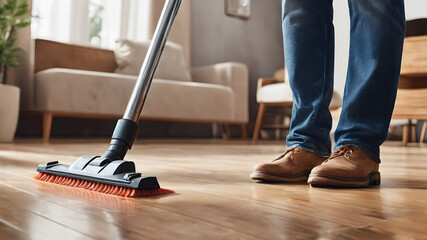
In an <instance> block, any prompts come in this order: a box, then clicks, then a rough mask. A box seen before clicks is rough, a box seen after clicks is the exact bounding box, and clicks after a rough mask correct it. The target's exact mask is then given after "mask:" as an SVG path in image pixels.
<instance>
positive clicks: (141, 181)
mask: <svg viewBox="0 0 427 240" xmlns="http://www.w3.org/2000/svg"><path fill="white" fill-rule="evenodd" d="M137 135H138V125H137V124H136V123H134V122H133V121H130V120H127V119H121V120H119V121H118V123H117V125H116V128H115V130H114V133H113V137H112V140H111V143H110V147H109V149H108V150H107V151H106V152H105V153H104V154H103V155H102V156H82V157H80V158H79V159H77V160H76V161H75V162H74V163H73V164H72V165H64V164H59V162H58V161H55V162H49V163H47V164H46V165H39V166H38V167H37V171H38V172H39V173H38V174H37V175H36V176H35V177H34V178H35V179H37V180H40V181H46V182H51V183H57V184H62V185H67V186H71V187H78V188H85V189H88V190H91V191H97V192H102V193H107V194H114V195H119V196H123V197H149V196H155V195H161V194H168V193H173V192H174V191H172V190H169V189H164V188H160V185H159V183H158V181H157V178H156V177H153V176H142V174H141V173H137V172H135V163H134V162H131V161H125V160H122V159H123V158H124V156H125V155H126V152H127V151H128V149H130V147H131V146H132V144H133V142H134V141H135V138H136V136H137Z"/></svg>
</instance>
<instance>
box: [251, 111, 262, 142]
mask: <svg viewBox="0 0 427 240" xmlns="http://www.w3.org/2000/svg"><path fill="white" fill-rule="evenodd" d="M264 112H265V103H261V104H260V105H259V108H258V115H257V118H256V122H255V129H254V135H253V136H252V143H256V142H257V141H258V137H259V132H260V131H261V125H262V118H263V117H264Z"/></svg>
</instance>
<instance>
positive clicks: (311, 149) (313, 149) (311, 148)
mask: <svg viewBox="0 0 427 240" xmlns="http://www.w3.org/2000/svg"><path fill="white" fill-rule="evenodd" d="M286 147H287V148H294V147H299V148H302V149H303V150H306V151H309V152H312V153H314V154H317V155H319V156H322V157H329V156H330V155H331V152H330V151H329V152H325V151H320V150H319V149H317V148H316V147H315V146H309V145H306V144H299V143H296V144H292V145H287V146H286Z"/></svg>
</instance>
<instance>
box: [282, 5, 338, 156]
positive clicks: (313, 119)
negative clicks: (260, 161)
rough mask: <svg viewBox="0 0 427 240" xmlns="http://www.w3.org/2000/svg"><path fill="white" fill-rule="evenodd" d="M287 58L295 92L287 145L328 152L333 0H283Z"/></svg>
mask: <svg viewBox="0 0 427 240" xmlns="http://www.w3.org/2000/svg"><path fill="white" fill-rule="evenodd" d="M282 2H283V23H282V24H283V26H282V27H283V39H284V50H285V61H286V66H287V68H288V73H289V80H290V85H291V88H292V92H293V101H294V104H293V109H292V119H291V126H290V132H289V135H288V137H287V141H286V145H287V147H288V148H292V147H300V148H302V149H305V150H308V151H311V152H314V153H316V154H318V155H322V156H329V154H330V151H331V140H330V130H331V126H332V118H331V114H330V112H329V103H330V101H331V98H332V94H333V71H334V26H333V23H332V19H333V10H332V0H284V1H282Z"/></svg>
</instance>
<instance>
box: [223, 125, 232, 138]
mask: <svg viewBox="0 0 427 240" xmlns="http://www.w3.org/2000/svg"><path fill="white" fill-rule="evenodd" d="M221 131H222V138H224V139H225V140H230V139H231V133H230V129H229V128H228V124H226V123H222V124H221Z"/></svg>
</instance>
